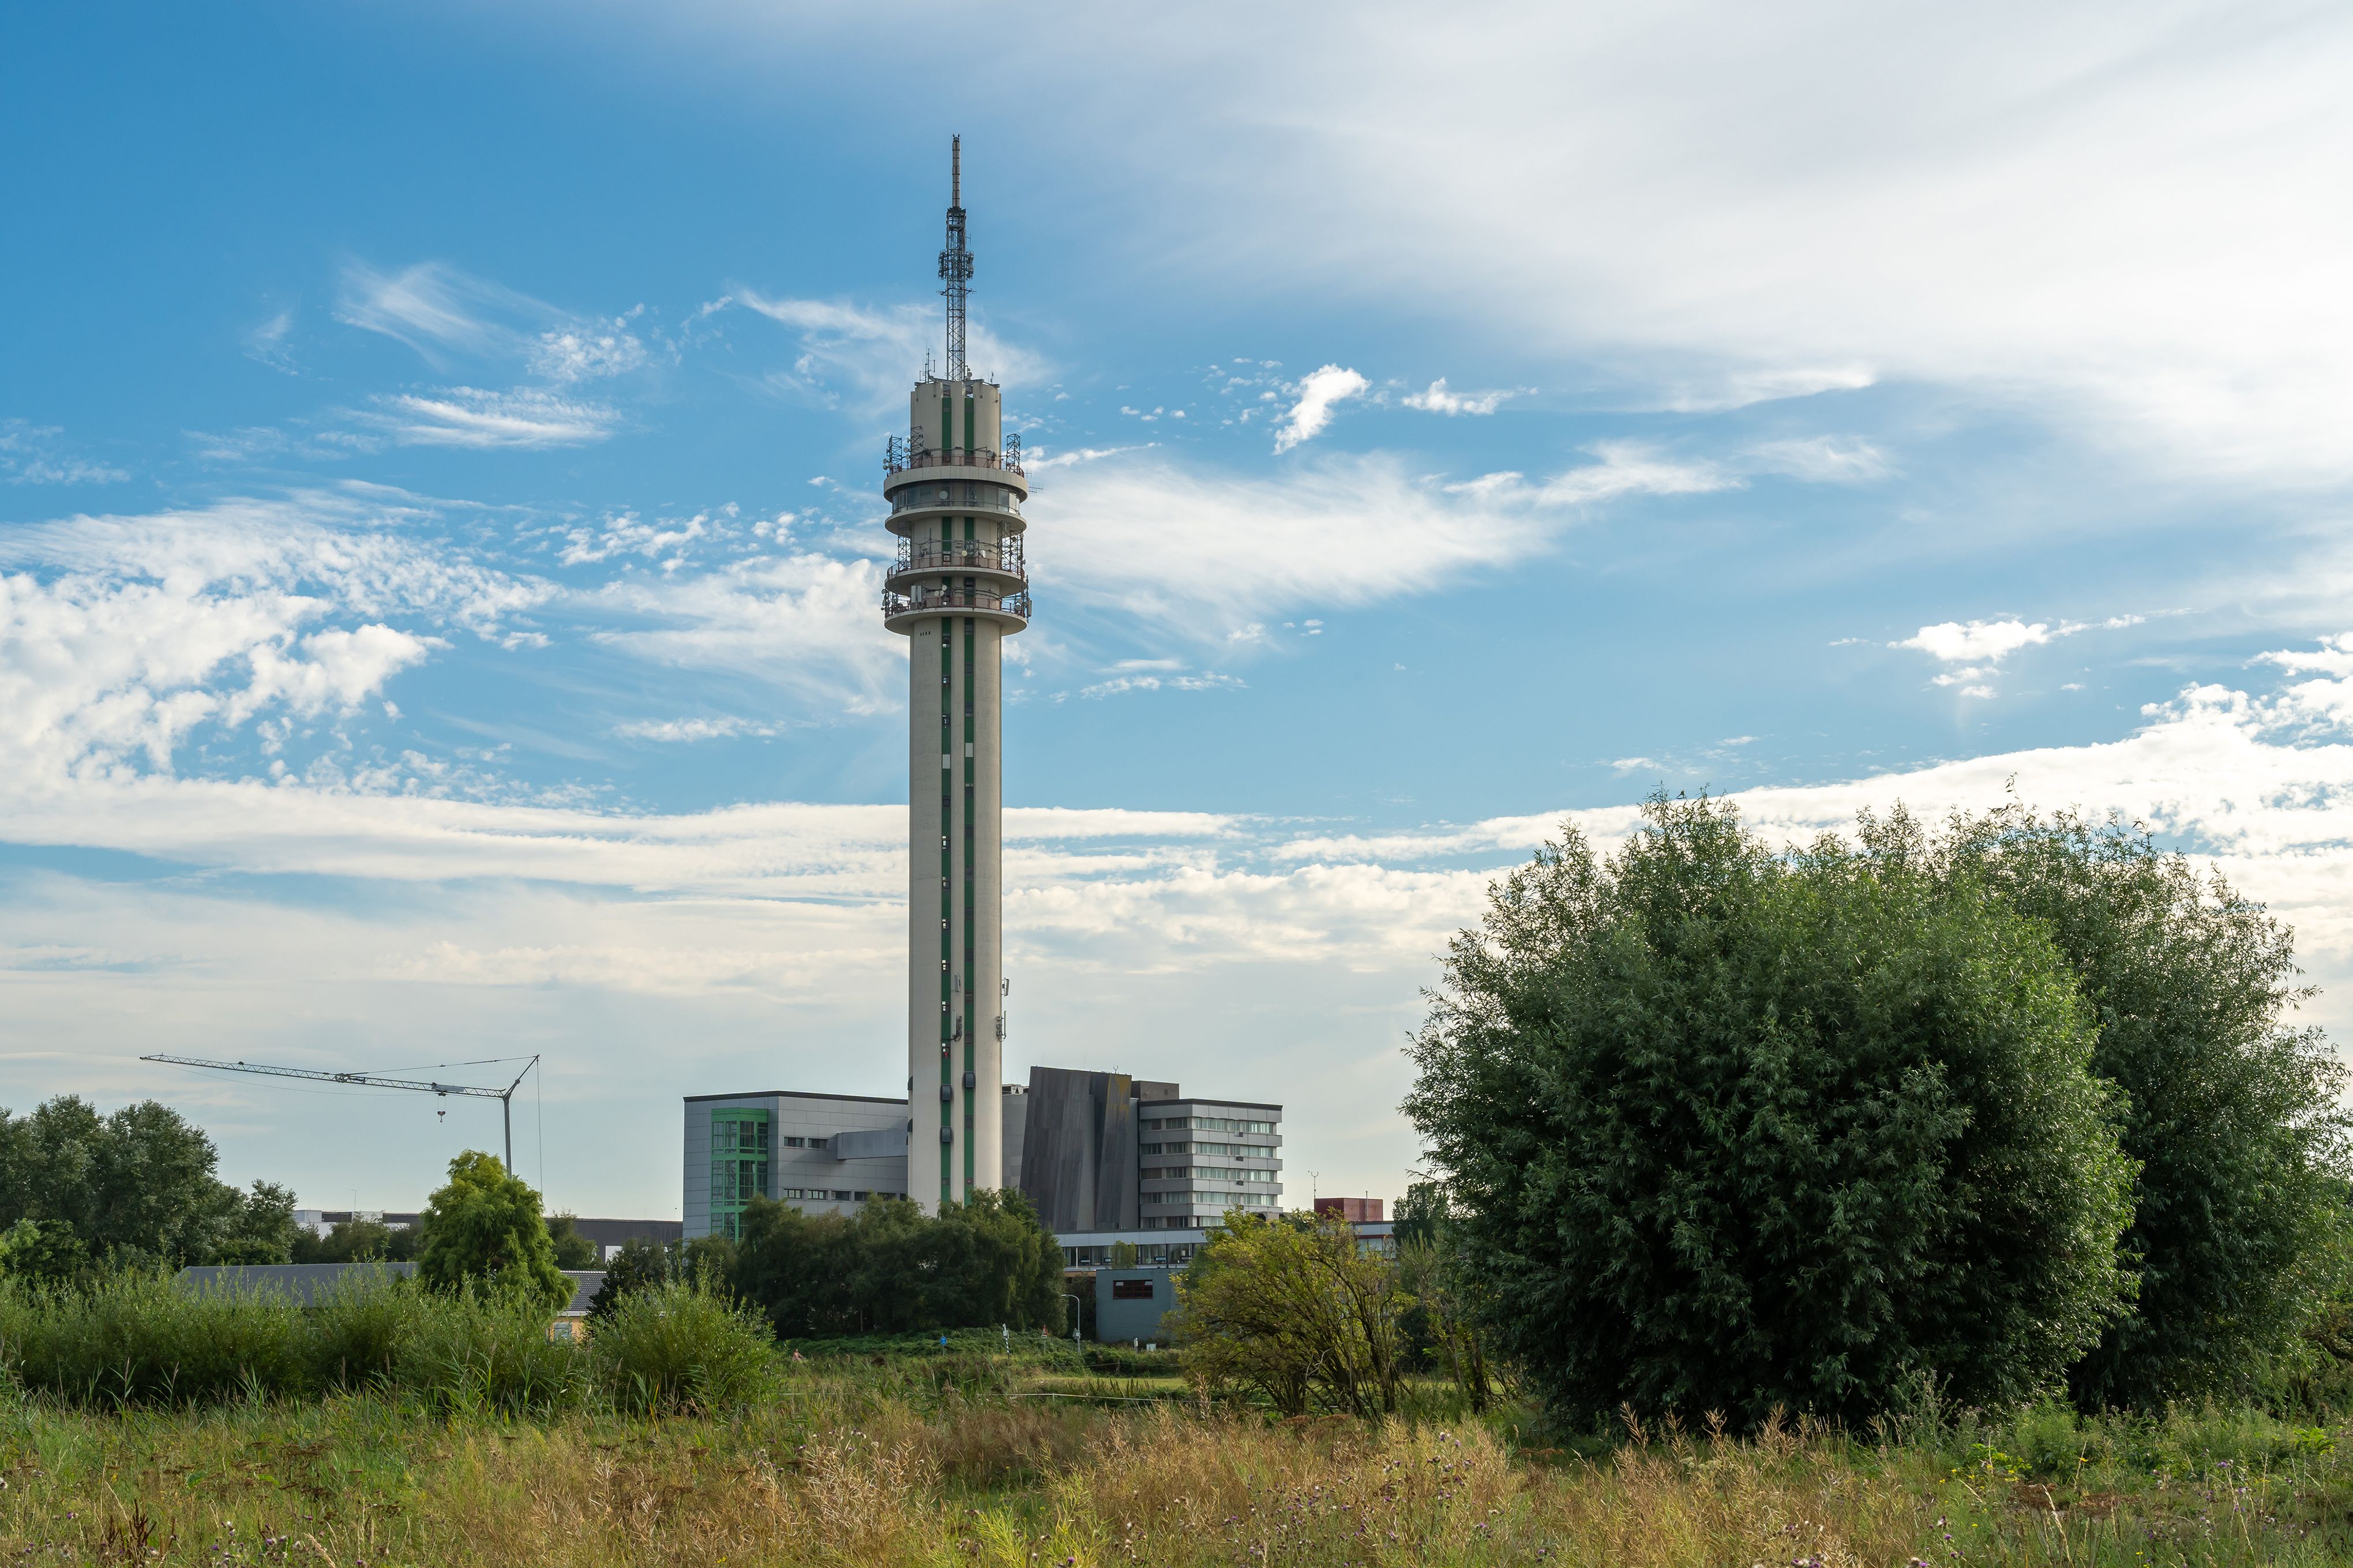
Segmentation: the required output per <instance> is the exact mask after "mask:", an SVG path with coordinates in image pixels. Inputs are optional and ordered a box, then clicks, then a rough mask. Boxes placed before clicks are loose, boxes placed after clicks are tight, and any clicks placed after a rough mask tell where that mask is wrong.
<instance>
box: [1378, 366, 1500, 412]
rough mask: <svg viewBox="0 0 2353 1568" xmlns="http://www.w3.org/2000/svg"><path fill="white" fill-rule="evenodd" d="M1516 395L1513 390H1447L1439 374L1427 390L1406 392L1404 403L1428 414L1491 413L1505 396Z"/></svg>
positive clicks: (1442, 377)
mask: <svg viewBox="0 0 2353 1568" xmlns="http://www.w3.org/2000/svg"><path fill="white" fill-rule="evenodd" d="M1516 395H1517V394H1516V393H1513V392H1449V391H1447V390H1446V378H1445V377H1444V376H1442V375H1441V376H1440V377H1439V378H1438V379H1437V380H1436V381H1433V382H1431V383H1430V390H1429V391H1427V392H1409V393H1408V394H1406V396H1405V405H1406V406H1407V407H1408V408H1419V409H1421V410H1423V411H1424V412H1426V413H1430V414H1493V412H1495V410H1496V409H1498V408H1500V407H1502V406H1503V405H1504V400H1505V399H1506V398H1510V397H1514V396H1516Z"/></svg>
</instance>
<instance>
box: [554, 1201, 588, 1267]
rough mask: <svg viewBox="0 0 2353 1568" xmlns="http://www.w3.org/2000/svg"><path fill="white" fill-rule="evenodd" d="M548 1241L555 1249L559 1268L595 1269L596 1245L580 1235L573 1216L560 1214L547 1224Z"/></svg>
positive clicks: (556, 1262)
mask: <svg viewBox="0 0 2353 1568" xmlns="http://www.w3.org/2000/svg"><path fill="white" fill-rule="evenodd" d="M547 1239H548V1241H549V1243H550V1244H551V1245H553V1246H554V1248H555V1266H556V1267H557V1268H596V1265H597V1262H598V1258H597V1252H596V1243H595V1242H593V1241H591V1240H589V1239H588V1238H587V1237H585V1236H583V1235H581V1234H580V1230H579V1226H578V1225H577V1223H576V1222H575V1218H574V1216H573V1215H568V1214H560V1215H555V1216H554V1218H552V1219H550V1220H549V1221H548V1222H547Z"/></svg>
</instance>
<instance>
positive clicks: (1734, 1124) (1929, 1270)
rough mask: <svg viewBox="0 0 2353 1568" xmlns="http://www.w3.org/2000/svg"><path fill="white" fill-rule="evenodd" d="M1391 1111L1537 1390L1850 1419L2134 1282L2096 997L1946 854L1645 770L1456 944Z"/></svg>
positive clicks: (2056, 1344)
mask: <svg viewBox="0 0 2353 1568" xmlns="http://www.w3.org/2000/svg"><path fill="white" fill-rule="evenodd" d="M1444 973H1445V982H1446V984H1445V989H1444V990H1443V991H1442V992H1440V993H1439V994H1436V995H1434V996H1433V998H1432V1008H1431V1014H1430V1021H1429V1023H1428V1025H1427V1026H1425V1027H1424V1029H1423V1031H1422V1032H1421V1034H1420V1035H1419V1037H1418V1038H1417V1040H1416V1042H1415V1044H1414V1047H1413V1056H1414V1058H1415V1060H1416V1063H1417V1065H1418V1066H1419V1069H1420V1076H1419V1079H1418V1081H1417V1083H1416V1085H1415V1088H1414V1089H1413V1091H1412V1094H1411V1096H1410V1097H1409V1100H1408V1101H1407V1110H1408V1111H1409V1114H1410V1115H1411V1116H1412V1118H1413V1120H1414V1121H1415V1122H1416V1124H1417V1125H1418V1126H1419V1128H1420V1130H1421V1131H1422V1133H1423V1135H1424V1137H1425V1138H1426V1139H1427V1140H1428V1142H1429V1144H1430V1150H1431V1152H1432V1155H1433V1157H1434V1158H1435V1160H1436V1161H1437V1163H1438V1164H1439V1166H1440V1170H1441V1173H1443V1175H1444V1176H1445V1178H1446V1182H1447V1186H1448V1188H1449V1190H1450V1192H1451V1194H1452V1196H1453V1198H1454V1199H1455V1201H1456V1202H1457V1204H1458V1205H1460V1207H1459V1210H1458V1212H1457V1214H1456V1215H1454V1217H1453V1218H1452V1219H1451V1221H1450V1225H1451V1227H1452V1228H1453V1230H1454V1231H1455V1232H1456V1233H1457V1236H1458V1239H1459V1242H1460V1245H1459V1246H1457V1247H1455V1248H1454V1249H1453V1258H1454V1261H1455V1263H1456V1265H1457V1267H1458V1268H1461V1270H1462V1272H1463V1277H1464V1279H1465V1283H1466V1285H1467V1286H1468V1287H1469V1288H1470V1289H1471V1291H1472V1300H1473V1303H1474V1306H1475V1307H1476V1309H1477V1310H1479V1311H1480V1312H1481V1313H1482V1314H1483V1315H1484V1316H1485V1317H1486V1319H1487V1321H1489V1322H1490V1324H1491V1325H1492V1327H1493V1331H1494V1335H1495V1339H1496V1341H1497V1345H1498V1348H1499V1349H1500V1350H1502V1351H1503V1352H1505V1353H1506V1354H1507V1355H1509V1356H1510V1358H1511V1359H1513V1360H1514V1362H1516V1363H1518V1364H1520V1365H1521V1366H1522V1367H1524V1368H1525V1371H1526V1373H1527V1374H1528V1376H1529V1378H1530V1380H1531V1382H1532V1383H1533V1384H1534V1386H1535V1389H1536V1391H1537V1392H1539V1393H1540V1394H1542V1395H1543V1396H1544V1397H1545V1399H1546V1403H1547V1405H1549V1406H1550V1407H1551V1408H1553V1409H1554V1410H1555V1411H1556V1412H1557V1413H1559V1414H1561V1415H1567V1416H1569V1417H1572V1418H1586V1417H1589V1416H1591V1415H1596V1414H1598V1413H1608V1412H1612V1411H1615V1410H1617V1409H1618V1408H1619V1407H1620V1405H1631V1406H1633V1407H1634V1408H1635V1409H1636V1410H1638V1411H1640V1412H1641V1413H1644V1414H1657V1413H1663V1412H1667V1411H1680V1412H1683V1414H1684V1415H1686V1416H1692V1417H1695V1416H1697V1415H1700V1414H1702V1413H1704V1412H1706V1411H1710V1410H1720V1411H1723V1412H1725V1414H1727V1415H1731V1416H1733V1417H1734V1418H1735V1419H1736V1420H1740V1421H1744V1422H1748V1423H1754V1422H1757V1421H1758V1420H1761V1419H1762V1418H1763V1417H1764V1416H1765V1415H1767V1413H1768V1412H1769V1411H1770V1410H1771V1409H1772V1408H1774V1407H1775V1406H1777V1405H1779V1406H1786V1407H1788V1408H1790V1409H1793V1410H1812V1411H1816V1412H1819V1413H1820V1414H1823V1415H1840V1416H1844V1417H1848V1418H1860V1417H1862V1416H1864V1415H1868V1414H1870V1413H1872V1412H1873V1411H1875V1410H1877V1409H1880V1408H1883V1406H1884V1405H1885V1404H1886V1402H1887V1401H1888V1400H1889V1399H1890V1397H1891V1396H1892V1395H1893V1394H1894V1390H1895V1389H1896V1388H1897V1387H1898V1386H1899V1385H1901V1384H1906V1383H1908V1382H1910V1381H1911V1380H1912V1379H1914V1378H1915V1377H1917V1376H1918V1375H1920V1374H1922V1373H1926V1374H1929V1375H1933V1376H1936V1377H1939V1378H1942V1379H1945V1380H1947V1384H1948V1386H1949V1387H1950V1389H1951V1392H1952V1394H1954V1396H1955V1397H1956V1398H1957V1399H1960V1400H1964V1401H1967V1402H1969V1403H1973V1404H1987V1403H1993V1402H1998V1401H2007V1400H2010V1399H2014V1398H2018V1397H2021V1396H2023V1395H2025V1394H2028V1393H2030V1392H2031V1391H2032V1390H2034V1389H2036V1388H2039V1387H2042V1386H2046V1385H2048V1384H2051V1383H2052V1382H2054V1381H2056V1380H2057V1379H2058V1378H2060V1377H2061V1376H2063V1373H2064V1372H2065V1370H2066V1368H2067V1367H2068V1366H2070V1365H2071V1364H2073V1363H2074V1362H2075V1361H2076V1360H2077V1359H2079V1358H2080V1357H2081V1356H2082V1355H2083V1353H2084V1352H2085V1351H2086V1350H2088V1349H2090V1348H2091V1347H2092V1346H2093V1345H2094V1344H2095V1343H2097V1342H2098V1341H2099V1338H2100V1336H2101V1334H2102V1333H2103V1332H2104V1331H2105V1330H2106V1328H2107V1327H2108V1325H2109V1324H2111V1323H2112V1322H2114V1321H2116V1319H2117V1318H2118V1317H2119V1316H2120V1315H2121V1314H2122V1313H2123V1311H2125V1310H2126V1306H2127V1303H2128V1300H2129V1296H2130V1287H2131V1280H2130V1278H2129V1276H2128V1275H2127V1274H2126V1272H2125V1271H2124V1270H2123V1269H2122V1268H2120V1267H2119V1265H2118V1262H2117V1257H2116V1237H2117V1236H2118V1235H2119V1234H2120V1233H2121V1232H2122V1230H2123V1229H2124V1227H2125V1225H2126V1223H2127V1221H2128V1220H2129V1218H2130V1214H2131V1211H2130V1206H2129V1200H2128V1196H2127V1194H2128V1191H2129V1187H2130V1184H2131V1180H2132V1174H2133V1172H2132V1166H2131V1163H2130V1162H2129V1161H2128V1160H2127V1159H2126V1157H2125V1156H2124V1154H2123V1153H2122V1152H2121V1151H2120V1150H2119V1148H2118V1147H2117V1142H2116V1130H2115V1126H2114V1119H2115V1118H2116V1115H2117V1109H2118V1108H2117V1107H2116V1103H2115V1097H2114V1095H2113V1093H2112V1091H2110V1090H2109V1089H2108V1088H2107V1087H2106V1086H2105V1084H2103V1083H2101V1082H2100V1081H2099V1080H2098V1079H2095V1078H2094V1077H2093V1075H2092V1073H2091V1072H2090V1070H2089V1068H2090V1063H2091V1058H2092V1050H2093V1045H2094V1028H2093V1021H2092V1019H2091V1017H2090V1016H2089V1013H2088V1010H2087V1009H2086V1008H2085V1007H2084V1005H2083V1003H2082V1001H2081V999H2080V997H2079V996H2078V994H2077V992H2076V988H2075V984H2074V979H2073V973H2071V972H2070V970H2069V968H2068V966H2067V964H2066V962H2065V961H2064V959H2063V957H2062V956H2061V955H2060V953H2059V952H2057V951H2056V950H2055V949H2054V948H2053V947H2052V943H2051V941H2050V939H2049V938H2048V937H2047V936H2046V935H2045V934H2044V933H2043V932H2042V930H2041V929H2040V928H2039V927H2038V926H2036V925H2035V924H2034V923H2032V922H2030V921H2026V920H2025V919H2023V918H2021V917H2020V916H2019V915H2017V914H2016V913H2014V912H2012V911H2011V910H2010V909H2009V908H2008V907H2007V906H2006V905H2005V904H2004V903H2003V902H2002V901H2001V900H1999V899H1997V898H1995V897H1993V896H1991V895H1989V894H1988V893H1986V892H1985V891H1984V890H1983V889H1978V888H1977V887H1975V886H1973V885H1971V884H1970V883H1968V880H1967V879H1958V878H1952V879H1940V878H1936V877H1933V876H1930V875H1927V874H1926V873H1925V872H1924V871H1922V870H1921V869H1920V868H1917V867H1915V866H1913V865H1911V864H1909V863H1907V862H1906V861H1905V859H1904V858H1902V857H1900V856H1897V857H1885V856H1875V855H1873V854H1872V853H1870V852H1868V851H1858V850H1853V849H1850V848H1848V847H1844V846H1843V845H1841V843H1839V842H1838V841H1837V840H1835V839H1833V838H1828V837H1825V838H1824V839H1822V840H1820V841H1819V842H1817V843H1816V844H1815V845H1814V846H1812V847H1810V848H1809V849H1806V850H1804V851H1802V852H1795V853H1791V854H1789V855H1787V856H1776V855H1774V854H1772V853H1770V852H1769V851H1768V850H1767V848H1766V847H1765V846H1764V845H1763V844H1762V843H1760V842H1759V841H1758V840H1757V839H1756V838H1755V837H1753V836H1751V835H1749V834H1748V833H1747V832H1746V831H1745V830H1744V829H1743V828H1742V826H1741V825H1740V822H1739V819H1738V816H1737V814H1736V812H1735V810H1734V809H1733V808H1732V807H1731V806H1729V805H1725V804H1723V803H1720V802H1715V801H1710V800H1706V799H1701V800H1696V801H1686V800H1671V799H1668V798H1666V797H1665V796H1663V795H1660V796H1654V797H1653V798H1652V799H1651V801H1649V802H1648V803H1647V804H1646V805H1645V807H1644V824H1643V826H1642V828H1641V831H1639V832H1638V833H1637V834H1635V835H1634V837H1632V838H1631V839H1630V841H1629V842H1628V843H1627V844H1626V846H1625V847H1623V848H1622V849H1621V850H1620V852H1619V853H1618V854H1617V855H1616V856H1615V857H1613V858H1610V859H1609V861H1608V862H1607V863H1606V864H1605V863H1603V862H1601V861H1599V859H1597V858H1596V857H1595V855H1594V854H1593V852H1592V850H1591V849H1590V848H1589V847H1588V846H1587V845H1586V843H1585V841H1584V840H1583V838H1582V837H1579V836H1578V835H1577V832H1576V830H1575V829H1574V828H1573V827H1571V828H1569V829H1567V832H1566V834H1565V837H1564V841H1563V842H1561V843H1558V844H1554V845H1548V846H1546V847H1545V848H1544V849H1542V850H1541V851H1539V852H1538V854H1537V855H1536V857H1535V860H1534V861H1533V862H1532V863H1531V864H1529V865H1527V866H1525V867H1523V868H1519V869H1518V870H1515V871H1514V872H1513V873H1512V874H1511V875H1509V876H1508V877H1507V878H1505V879H1504V880H1503V881H1502V882H1501V883H1500V884H1499V885H1498V886H1496V887H1495V888H1494V889H1493V892H1492V896H1491V900H1490V907H1489V910H1488V912H1487V915H1486V917H1485V921H1484V923H1483V928H1482V930H1481V931H1465V932H1463V933H1461V935H1460V936H1458V937H1457V938H1456V939H1455V941H1454V942H1453V943H1452V944H1451V949H1450V951H1449V952H1448V955H1447V958H1446V963H1445V971H1444Z"/></svg>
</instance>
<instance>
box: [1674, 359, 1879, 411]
mask: <svg viewBox="0 0 2353 1568" xmlns="http://www.w3.org/2000/svg"><path fill="white" fill-rule="evenodd" d="M1878 380H1879V377H1878V376H1877V374H1874V373H1873V371H1872V370H1871V369H1870V368H1869V367H1867V366H1864V365H1859V364H1844V365H1812V366H1807V365H1800V366H1793V367H1788V368H1778V369H1776V368H1767V369H1755V368H1750V369H1731V370H1724V371H1720V372H1718V373H1717V374H1715V375H1713V376H1711V377H1710V378H1709V379H1708V380H1707V381H1705V382H1704V383H1696V384H1694V383H1684V384H1677V385H1675V386H1673V387H1672V388H1671V389H1670V390H1669V391H1668V392H1667V394H1666V395H1665V396H1663V397H1662V398H1661V399H1660V406H1661V407H1662V408H1666V409H1669V410H1671V411H1672V412H1674V413H1677V414H1717V413H1723V412H1725V411H1726V410H1729V409H1734V408H1746V407H1749V406H1751V405H1755V404H1758V403H1778V402H1781V401H1783V400H1785V399H1788V398H1793V397H1817V396H1820V395H1821V394H1823V393H1825V392H1860V391H1862V389H1863V388H1864V387H1866V386H1871V385H1873V384H1876V383H1877V382H1878Z"/></svg>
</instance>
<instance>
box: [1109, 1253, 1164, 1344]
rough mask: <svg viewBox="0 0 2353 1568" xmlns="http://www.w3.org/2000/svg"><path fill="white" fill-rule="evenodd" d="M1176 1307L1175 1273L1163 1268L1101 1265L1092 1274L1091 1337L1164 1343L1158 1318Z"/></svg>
mask: <svg viewBox="0 0 2353 1568" xmlns="http://www.w3.org/2000/svg"><path fill="white" fill-rule="evenodd" d="M1174 1310H1176V1272H1175V1271H1174V1270H1173V1269H1167V1268H1104V1269H1099V1270H1098V1271H1097V1272H1096V1274H1095V1338H1096V1339H1097V1340H1100V1341H1101V1342H1103V1343H1104V1344H1107V1345H1109V1344H1117V1343H1119V1342H1121V1341H1122V1340H1130V1341H1134V1342H1136V1343H1138V1344H1158V1345H1166V1344H1167V1342H1168V1334H1167V1331H1166V1329H1165V1328H1164V1327H1163V1326H1162V1323H1161V1320H1162V1319H1163V1318H1165V1317H1166V1316H1167V1315H1168V1314H1169V1313H1170V1312H1172V1311H1174Z"/></svg>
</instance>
